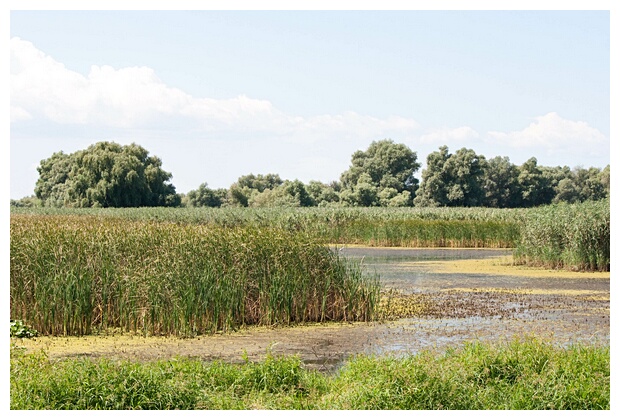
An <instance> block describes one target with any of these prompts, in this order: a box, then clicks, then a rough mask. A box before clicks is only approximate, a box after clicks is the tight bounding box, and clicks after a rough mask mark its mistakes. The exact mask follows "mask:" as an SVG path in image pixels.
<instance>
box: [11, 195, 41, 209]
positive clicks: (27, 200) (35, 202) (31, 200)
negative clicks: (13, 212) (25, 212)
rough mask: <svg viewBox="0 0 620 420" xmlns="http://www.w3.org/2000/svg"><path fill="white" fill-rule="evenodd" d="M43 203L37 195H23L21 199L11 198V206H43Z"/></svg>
mask: <svg viewBox="0 0 620 420" xmlns="http://www.w3.org/2000/svg"><path fill="white" fill-rule="evenodd" d="M41 206H42V203H41V200H39V199H38V198H37V197H36V196H34V195H31V196H29V197H23V198H20V199H19V200H13V199H11V207H41Z"/></svg>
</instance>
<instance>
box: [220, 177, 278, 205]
mask: <svg viewBox="0 0 620 420" xmlns="http://www.w3.org/2000/svg"><path fill="white" fill-rule="evenodd" d="M283 183H284V181H282V179H281V178H280V175H277V174H267V175H261V174H258V175H254V174H249V175H243V176H241V177H239V179H238V180H237V182H235V183H234V184H232V185H231V186H230V188H229V189H228V196H227V200H228V204H229V205H231V206H235V207H248V206H249V205H250V199H251V198H252V197H253V196H254V195H257V194H259V193H262V192H263V191H265V190H273V189H274V188H275V187H278V186H280V185H282V184H283Z"/></svg>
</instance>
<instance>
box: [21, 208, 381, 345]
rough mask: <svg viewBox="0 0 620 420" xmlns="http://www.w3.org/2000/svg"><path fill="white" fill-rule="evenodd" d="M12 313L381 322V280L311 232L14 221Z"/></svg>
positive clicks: (106, 318)
mask: <svg viewBox="0 0 620 420" xmlns="http://www.w3.org/2000/svg"><path fill="white" fill-rule="evenodd" d="M10 291H11V318H12V319H21V320H24V322H27V323H28V324H29V325H31V326H32V327H33V328H35V329H36V330H38V331H39V332H40V333H41V334H53V335H58V334H60V335H81V334H89V333H92V332H94V331H93V330H95V331H97V330H102V329H106V328H121V329H122V330H125V331H140V332H143V333H144V334H174V335H194V334H204V333H212V332H215V331H219V330H231V329H236V328H238V327H240V326H242V325H250V324H258V325H274V324H291V323H301V322H313V321H325V320H348V321H363V320H370V319H372V318H373V314H374V310H375V306H376V304H377V302H378V298H379V284H378V281H377V279H376V278H375V277H371V276H367V275H364V274H362V270H361V268H360V267H359V266H356V265H355V264H354V263H352V262H348V261H347V260H345V259H342V258H340V257H339V256H338V254H337V253H335V252H333V251H332V250H330V249H329V248H328V247H326V246H324V245H322V244H321V243H319V242H318V241H317V239H316V238H313V237H312V236H311V235H308V234H307V233H306V232H304V231H299V232H291V231H284V230H282V229H279V228H268V227H256V226H236V227H230V228H224V227H222V226H213V225H199V224H174V223H169V222H159V223H155V222H150V221H130V220H122V219H118V218H95V217H77V216H26V215H13V216H12V217H11V290H10Z"/></svg>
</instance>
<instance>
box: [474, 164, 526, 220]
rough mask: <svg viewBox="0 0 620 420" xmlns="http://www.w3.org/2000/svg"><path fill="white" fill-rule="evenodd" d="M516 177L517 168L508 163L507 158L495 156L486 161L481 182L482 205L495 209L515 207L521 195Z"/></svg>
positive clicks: (517, 174)
mask: <svg viewBox="0 0 620 420" xmlns="http://www.w3.org/2000/svg"><path fill="white" fill-rule="evenodd" d="M518 176H519V168H518V167H517V166H516V165H514V164H512V163H510V159H509V158H508V157H506V156H504V157H500V156H496V157H494V158H493V159H489V160H487V165H486V168H485V171H484V178H483V181H482V189H483V190H484V195H485V197H484V205H485V206H487V207H496V208H506V207H516V206H517V205H518V202H519V199H520V195H521V192H520V190H519V184H518V181H517V178H518Z"/></svg>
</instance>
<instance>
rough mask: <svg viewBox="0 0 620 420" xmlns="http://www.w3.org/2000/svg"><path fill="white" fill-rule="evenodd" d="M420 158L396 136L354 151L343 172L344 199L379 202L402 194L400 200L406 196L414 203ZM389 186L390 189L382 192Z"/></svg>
mask: <svg viewBox="0 0 620 420" xmlns="http://www.w3.org/2000/svg"><path fill="white" fill-rule="evenodd" d="M417 158H418V157H417V154H416V153H415V152H413V151H411V149H409V147H407V146H406V145H404V144H396V143H394V141H393V140H390V139H385V140H380V141H374V142H372V143H371V144H370V146H369V147H368V149H367V150H366V151H362V150H358V151H356V152H355V153H354V154H353V156H352V157H351V166H350V167H349V169H348V170H347V171H345V172H344V173H343V174H342V175H341V176H340V181H341V183H342V191H341V193H340V198H341V200H342V201H343V202H344V203H346V204H349V205H354V206H377V205H382V204H385V203H388V202H389V200H388V201H386V199H385V197H387V196H390V195H392V197H391V198H394V197H396V196H397V195H401V197H399V198H398V199H397V201H399V202H402V201H403V200H404V201H406V202H407V205H411V198H412V197H413V195H414V194H415V191H416V190H417V187H418V180H417V179H416V178H415V177H414V174H415V173H416V172H417V171H418V170H419V169H420V164H419V163H418V161H417ZM385 189H389V191H388V192H385V193H382V192H383V191H384V190H385ZM393 190H395V191H396V195H393ZM380 197H384V200H383V201H382V200H381V198H380Z"/></svg>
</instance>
